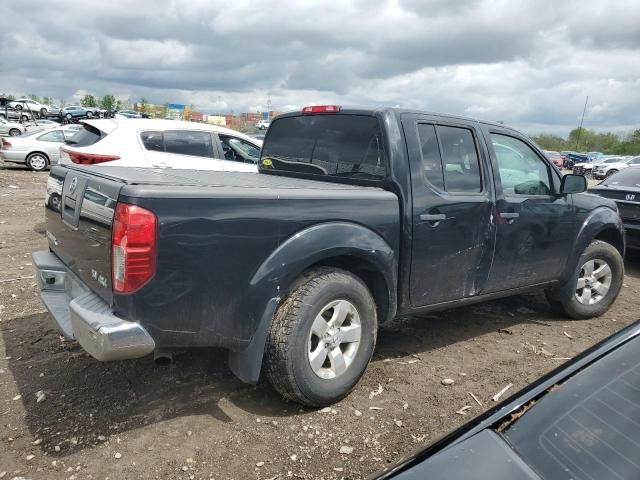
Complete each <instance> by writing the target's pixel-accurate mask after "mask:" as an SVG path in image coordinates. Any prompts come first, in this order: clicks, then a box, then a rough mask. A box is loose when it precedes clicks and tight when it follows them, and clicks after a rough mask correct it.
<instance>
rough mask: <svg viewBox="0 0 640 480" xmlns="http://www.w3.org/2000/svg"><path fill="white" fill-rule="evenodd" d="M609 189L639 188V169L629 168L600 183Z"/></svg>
mask: <svg viewBox="0 0 640 480" xmlns="http://www.w3.org/2000/svg"><path fill="white" fill-rule="evenodd" d="M602 185H607V186H609V187H634V188H640V167H634V166H632V167H629V168H626V169H624V170H622V171H621V172H618V173H615V174H613V175H611V176H610V177H609V178H607V179H605V181H604V182H602Z"/></svg>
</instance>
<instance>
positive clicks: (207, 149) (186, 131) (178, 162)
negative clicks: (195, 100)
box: [60, 118, 262, 172]
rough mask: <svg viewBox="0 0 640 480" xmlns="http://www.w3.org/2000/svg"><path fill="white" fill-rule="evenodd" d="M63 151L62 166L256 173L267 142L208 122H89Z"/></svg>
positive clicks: (132, 120) (137, 120)
mask: <svg viewBox="0 0 640 480" xmlns="http://www.w3.org/2000/svg"><path fill="white" fill-rule="evenodd" d="M81 124H82V125H83V129H82V130H80V131H79V132H78V133H77V134H76V135H74V136H73V138H72V139H71V140H70V141H68V142H67V144H66V145H63V146H62V147H60V163H61V164H69V163H79V164H100V165H108V166H120V167H148V168H149V167H150V168H181V169H193V170H219V171H230V172H257V171H258V165H257V164H258V160H259V158H260V149H261V148H262V142H261V141H260V140H256V139H254V138H251V137H249V136H247V135H244V134H242V133H240V132H236V131H234V130H229V129H228V128H224V127H219V126H217V125H208V124H205V123H194V122H182V121H175V120H156V119H144V118H143V119H118V120H116V119H100V120H84V121H83V122H81Z"/></svg>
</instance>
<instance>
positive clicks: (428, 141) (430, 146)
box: [418, 123, 444, 190]
mask: <svg viewBox="0 0 640 480" xmlns="http://www.w3.org/2000/svg"><path fill="white" fill-rule="evenodd" d="M418 139H419V141H420V153H421V155H422V168H423V170H424V174H425V176H426V177H427V180H428V181H429V183H431V184H432V185H433V186H435V187H438V188H439V189H440V190H444V177H443V174H442V159H441V157H440V147H439V146H438V137H437V136H436V127H435V126H433V125H429V124H427V123H419V124H418Z"/></svg>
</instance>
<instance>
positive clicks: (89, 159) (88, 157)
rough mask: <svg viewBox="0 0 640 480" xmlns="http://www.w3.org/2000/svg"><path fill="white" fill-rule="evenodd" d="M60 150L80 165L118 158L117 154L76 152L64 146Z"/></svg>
mask: <svg viewBox="0 0 640 480" xmlns="http://www.w3.org/2000/svg"><path fill="white" fill-rule="evenodd" d="M60 150H61V151H62V152H64V153H66V154H67V155H69V158H70V159H71V161H72V162H73V163H77V164H80V165H93V164H95V163H104V162H111V161H113V160H119V159H120V157H118V156H117V155H98V154H96V153H85V152H76V151H74V150H69V149H68V148H64V147H62V148H60Z"/></svg>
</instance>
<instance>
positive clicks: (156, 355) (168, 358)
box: [153, 349, 173, 367]
mask: <svg viewBox="0 0 640 480" xmlns="http://www.w3.org/2000/svg"><path fill="white" fill-rule="evenodd" d="M153 360H154V362H156V364H157V365H162V366H165V367H168V366H169V365H171V364H172V363H173V352H172V351H171V350H163V349H158V350H154V352H153Z"/></svg>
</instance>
